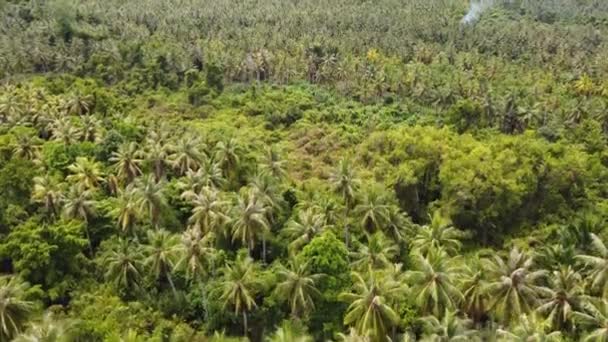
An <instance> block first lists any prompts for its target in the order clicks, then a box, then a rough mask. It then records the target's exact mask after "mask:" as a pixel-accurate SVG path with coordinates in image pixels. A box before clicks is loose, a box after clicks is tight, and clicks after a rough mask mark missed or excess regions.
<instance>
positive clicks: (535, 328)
mask: <svg viewBox="0 0 608 342" xmlns="http://www.w3.org/2000/svg"><path fill="white" fill-rule="evenodd" d="M548 328H549V327H548V326H547V324H546V322H545V321H542V320H540V319H538V318H537V317H536V316H528V315H522V316H521V317H520V318H519V322H518V324H517V325H515V327H514V328H513V329H512V330H511V331H507V330H503V329H498V331H497V333H498V341H504V342H552V341H554V342H559V341H563V339H562V335H561V333H560V332H559V331H551V332H547V330H548Z"/></svg>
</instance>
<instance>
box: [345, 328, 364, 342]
mask: <svg viewBox="0 0 608 342" xmlns="http://www.w3.org/2000/svg"><path fill="white" fill-rule="evenodd" d="M338 341H340V342H371V341H372V340H371V339H370V338H369V336H361V335H359V333H358V332H357V329H355V328H350V329H349V330H348V335H346V334H344V333H338Z"/></svg>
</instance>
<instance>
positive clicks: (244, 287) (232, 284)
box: [219, 254, 260, 335]
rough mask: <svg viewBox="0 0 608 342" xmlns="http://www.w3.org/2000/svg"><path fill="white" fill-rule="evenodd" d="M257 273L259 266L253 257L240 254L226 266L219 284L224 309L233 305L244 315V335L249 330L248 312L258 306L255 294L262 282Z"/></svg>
mask: <svg viewBox="0 0 608 342" xmlns="http://www.w3.org/2000/svg"><path fill="white" fill-rule="evenodd" d="M256 273H257V266H256V264H255V263H254V262H253V259H251V258H250V257H249V256H246V255H243V254H240V255H239V256H238V258H237V259H236V260H235V262H234V263H233V264H228V265H226V266H225V267H224V269H223V270H222V280H221V282H220V284H219V290H220V291H221V296H220V300H221V301H222V302H223V303H224V305H223V306H224V309H227V308H228V307H233V308H234V313H235V314H236V315H242V316H243V334H244V335H247V333H248V331H249V327H248V324H247V313H248V312H250V311H251V310H253V309H254V308H255V307H257V304H256V303H255V295H256V292H257V290H258V288H259V285H260V283H259V281H258V280H257V279H256V278H257V274H256Z"/></svg>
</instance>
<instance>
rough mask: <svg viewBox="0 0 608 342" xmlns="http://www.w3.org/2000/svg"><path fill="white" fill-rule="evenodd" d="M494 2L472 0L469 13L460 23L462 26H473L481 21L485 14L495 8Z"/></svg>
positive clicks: (492, 0)
mask: <svg viewBox="0 0 608 342" xmlns="http://www.w3.org/2000/svg"><path fill="white" fill-rule="evenodd" d="M494 2H495V1H494V0H471V4H470V6H469V11H468V12H467V14H466V15H465V16H464V17H462V20H461V21H460V23H461V24H462V25H471V24H474V23H476V22H477V20H479V17H480V16H481V14H482V13H483V12H485V11H486V10H488V9H489V8H490V7H492V6H494Z"/></svg>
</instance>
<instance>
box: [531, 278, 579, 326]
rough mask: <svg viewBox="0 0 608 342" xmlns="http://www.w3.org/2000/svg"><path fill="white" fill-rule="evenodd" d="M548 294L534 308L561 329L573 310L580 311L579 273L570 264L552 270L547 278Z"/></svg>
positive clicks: (565, 324) (569, 318) (567, 321)
mask: <svg viewBox="0 0 608 342" xmlns="http://www.w3.org/2000/svg"><path fill="white" fill-rule="evenodd" d="M549 279H550V282H551V287H550V289H549V292H550V296H549V297H548V298H547V299H546V300H545V301H544V303H543V304H541V305H540V306H539V307H538V308H537V309H536V310H537V311H538V312H539V313H541V314H543V315H546V317H547V321H549V322H550V323H552V326H553V327H554V328H555V329H557V330H561V329H563V328H565V327H567V326H568V323H569V322H570V321H571V316H572V312H573V311H580V309H581V305H582V301H583V300H582V299H583V295H584V291H583V287H582V286H581V284H582V278H581V275H580V274H579V273H578V272H576V271H575V270H574V269H573V268H572V267H571V266H568V267H562V268H561V269H560V270H559V271H553V276H552V277H550V278H549Z"/></svg>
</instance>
